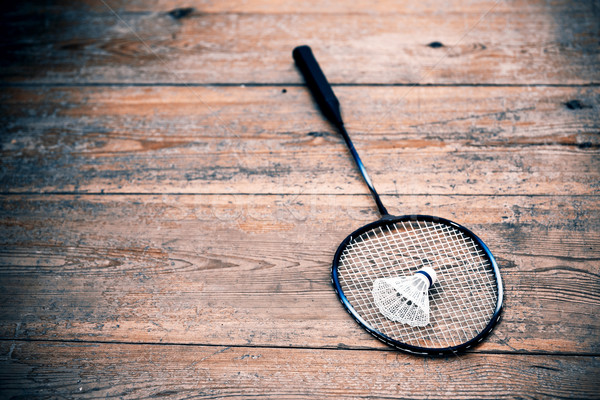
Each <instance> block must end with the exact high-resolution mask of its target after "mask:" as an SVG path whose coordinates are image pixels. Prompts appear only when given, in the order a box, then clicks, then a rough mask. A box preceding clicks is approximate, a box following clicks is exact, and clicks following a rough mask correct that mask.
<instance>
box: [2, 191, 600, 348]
mask: <svg viewBox="0 0 600 400" xmlns="http://www.w3.org/2000/svg"><path fill="white" fill-rule="evenodd" d="M384 200H385V201H387V203H388V204H390V209H403V210H405V212H407V213H417V212H423V213H431V214H435V215H440V216H444V217H449V218H451V219H453V220H457V221H459V222H461V223H463V224H465V225H466V226H469V227H470V228H472V229H473V230H474V231H475V232H477V233H478V234H479V235H480V236H481V237H482V239H483V240H484V241H486V242H487V243H488V244H489V245H490V247H491V248H492V251H493V252H494V254H495V256H496V257H497V258H498V261H499V264H500V266H501V270H502V274H503V279H504V282H505V288H506V308H505V312H504V316H503V321H502V322H501V324H500V326H499V327H498V328H497V329H496V330H495V331H494V333H493V334H492V336H491V337H490V338H489V339H488V340H487V341H486V342H484V344H483V345H481V346H480V347H478V348H476V350H475V351H484V352H486V351H518V352H536V353H539V352H545V353H551V352H556V351H558V352H561V353H565V354H566V353H575V354H584V353H591V354H596V353H598V351H599V350H600V347H599V346H598V345H599V343H598V340H597V336H596V334H595V332H598V330H599V329H600V325H599V322H598V319H597V315H598V313H599V312H600V298H599V297H598V293H600V279H599V276H600V270H599V269H598V259H600V254H599V253H598V249H600V235H598V230H599V229H598V228H599V226H598V221H600V218H598V217H599V216H600V210H599V207H598V201H597V198H596V197H586V196H578V197H570V196H565V197H555V196H551V197H537V196H536V197H530V196H499V197H490V196H459V197H453V196H406V197H404V196H403V197H392V196H385V198H384ZM1 204H2V210H3V211H2V215H1V220H0V222H1V223H2V231H3V232H4V238H3V242H2V247H1V253H0V257H1V258H0V260H1V265H2V268H1V272H0V276H1V278H0V282H1V284H0V285H1V287H0V293H2V302H1V306H0V317H1V318H0V320H1V321H2V324H1V326H0V336H1V337H2V338H3V339H11V338H15V339H29V340H32V339H35V340H45V339H57V340H103V341H105V340H109V341H127V342H138V343H147V342H148V343H150V342H152V343H161V342H162V343H193V344H213V345H236V346H239V345H253V346H278V347H279V346H284V347H287V346H292V347H322V348H376V349H381V348H385V346H384V345H383V344H381V343H380V342H379V341H377V340H375V339H373V338H372V337H371V336H370V335H368V334H367V333H366V332H364V331H363V330H362V329H361V328H359V327H358V326H357V325H356V323H355V322H354V321H353V320H352V319H351V318H350V317H349V316H348V315H347V313H346V312H345V311H344V310H343V308H342V307H341V306H340V304H339V302H338V300H337V298H336V296H335V294H334V292H333V290H332V289H331V285H330V276H329V273H330V263H331V259H332V256H333V253H334V251H335V248H336V247H337V245H338V244H339V242H341V240H342V239H343V238H344V237H345V236H346V235H348V234H349V233H350V232H351V231H352V230H354V229H356V228H358V227H359V226H361V225H363V224H365V223H367V222H370V221H372V220H374V219H375V215H374V211H373V210H374V207H373V206H372V204H371V200H370V198H369V197H368V196H366V195H363V196H307V195H304V196H262V195H261V196H258V195H251V196H247V195H246V196H244V195H236V196H221V195H218V196H185V195H184V196H162V195H161V196H141V197H140V196H121V195H117V196H89V195H88V196H83V197H81V196H73V195H65V196H58V195H52V196H26V197H18V196H14V195H13V196H5V197H4V198H3V199H2V203H1ZM392 207H393V208H392ZM522 293H527V296H523V295H521V294H522Z"/></svg>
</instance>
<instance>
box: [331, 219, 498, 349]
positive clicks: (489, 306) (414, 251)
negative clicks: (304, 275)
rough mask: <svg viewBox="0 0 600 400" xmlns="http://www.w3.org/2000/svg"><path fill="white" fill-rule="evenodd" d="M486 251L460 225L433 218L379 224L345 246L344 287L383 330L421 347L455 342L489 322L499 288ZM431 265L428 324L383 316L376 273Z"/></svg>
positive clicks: (397, 272) (353, 302)
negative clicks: (432, 277)
mask: <svg viewBox="0 0 600 400" xmlns="http://www.w3.org/2000/svg"><path fill="white" fill-rule="evenodd" d="M485 254H486V253H485V251H484V250H483V249H482V248H481V247H480V245H479V244H478V243H477V242H475V241H474V240H473V239H472V238H471V237H469V236H467V235H466V234H464V233H463V232H462V231H460V230H459V229H457V228H455V227H453V226H450V225H446V224H442V223H437V222H431V221H400V222H397V223H393V224H389V225H384V226H383V227H382V226H378V227H377V228H375V229H373V230H370V231H367V232H365V233H363V234H361V235H360V236H358V237H356V238H352V239H351V240H350V242H349V243H348V245H347V246H346V247H345V249H344V251H343V253H342V255H341V257H340V260H339V264H338V278H339V281H340V285H341V287H342V291H343V293H344V295H345V296H346V298H347V299H348V301H349V302H350V304H351V305H352V307H353V308H354V310H355V311H356V313H357V314H358V315H359V316H360V317H361V318H362V319H363V320H364V321H365V322H366V323H367V324H368V325H370V326H371V327H372V328H374V329H376V330H378V331H379V332H381V333H383V334H384V335H386V336H388V337H390V338H392V339H395V340H398V341H401V342H404V343H406V344H411V345H414V346H419V347H437V348H441V347H452V346H456V345H459V344H462V343H464V342H466V341H468V340H470V339H471V338H473V337H475V336H476V335H477V334H478V333H479V332H481V331H482V330H483V329H484V328H485V326H487V324H488V322H489V320H490V318H491V316H492V314H493V312H494V308H495V305H496V301H497V288H496V281H495V279H494V273H493V269H492V266H491V264H490V262H489V260H488V259H487V257H486V255H485ZM423 266H431V267H432V268H434V269H435V270H436V272H437V274H438V283H437V284H435V285H434V286H433V287H432V288H431V290H430V293H429V300H430V324H429V325H427V326H425V327H411V326H409V325H405V324H402V323H399V322H393V321H391V320H389V319H387V318H385V317H384V316H383V314H381V312H380V311H379V310H378V308H377V306H376V305H375V303H374V299H373V296H372V293H371V290H372V286H373V282H374V281H375V279H377V278H392V277H397V276H409V275H412V274H414V273H415V272H416V271H417V270H418V269H420V268H422V267H423Z"/></svg>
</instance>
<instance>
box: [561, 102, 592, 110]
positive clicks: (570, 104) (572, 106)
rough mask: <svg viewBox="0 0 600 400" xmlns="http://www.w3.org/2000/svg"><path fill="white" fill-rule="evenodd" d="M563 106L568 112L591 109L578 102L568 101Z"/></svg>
mask: <svg viewBox="0 0 600 400" xmlns="http://www.w3.org/2000/svg"><path fill="white" fill-rule="evenodd" d="M564 104H565V106H566V107H567V108H568V109H569V110H581V109H583V108H591V107H590V106H587V105H585V104H583V103H582V102H581V101H579V100H569V101H567V102H566V103H564Z"/></svg>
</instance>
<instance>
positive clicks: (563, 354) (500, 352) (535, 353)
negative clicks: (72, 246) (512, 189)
mask: <svg viewBox="0 0 600 400" xmlns="http://www.w3.org/2000/svg"><path fill="white" fill-rule="evenodd" d="M0 341H2V342H24V343H72V344H109V345H110V344H115V345H131V346H171V347H176V346H186V347H231V348H240V349H261V348H262V349H286V350H290V349H291V350H327V351H376V352H382V351H383V352H394V353H400V352H398V350H396V349H393V348H361V347H355V348H350V347H317V346H277V345H244V344H214V343H189V342H188V343H174V342H161V343H158V342H132V341H118V340H76V339H27V338H22V339H15V338H2V337H0ZM400 354H404V353H400ZM461 354H484V355H485V354H491V355H523V356H554V357H555V356H560V357H600V353H593V352H592V353H585V352H543V351H508V350H507V351H504V350H483V351H481V350H479V351H473V350H472V351H468V352H465V353H461ZM459 357H460V354H459Z"/></svg>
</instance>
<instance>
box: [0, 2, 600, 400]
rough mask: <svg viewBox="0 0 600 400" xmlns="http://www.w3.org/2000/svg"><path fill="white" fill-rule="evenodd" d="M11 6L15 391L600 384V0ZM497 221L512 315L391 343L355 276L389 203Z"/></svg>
mask: <svg viewBox="0 0 600 400" xmlns="http://www.w3.org/2000/svg"><path fill="white" fill-rule="evenodd" d="M1 7H2V17H1V19H2V20H1V23H0V32H1V33H2V35H1V36H0V52H1V59H2V62H1V64H0V84H1V91H0V123H1V132H2V134H1V136H0V146H1V147H0V154H1V159H0V192H1V193H0V225H1V227H0V398H19V399H21V398H35V397H42V398H72V397H85V398H96V397H111V398H124V399H133V398H154V397H161V398H162V397H167V398H209V399H217V398H228V399H230V398H239V399H249V398H272V399H296V398H315V399H324V398H332V399H333V398H385V399H404V398H419V399H420V398H438V399H447V398H465V399H467V398H470V399H483V398H501V397H502V398H597V399H598V398H600V201H599V200H600V157H599V155H600V116H599V115H600V113H599V108H600V68H599V64H600V46H599V43H600V29H599V27H600V2H598V1H573V2H571V1H566V0H554V1H545V0H530V1H525V0H513V1H502V0H499V1H495V0H468V1H462V0H460V1H459V0H443V1H442V0H439V1H434V0H423V1H410V2H408V1H394V0H382V1H378V2H372V1H366V0H359V1H354V2H333V1H321V0H319V1H317V0H310V1H304V2H303V1H292V0H281V1H266V0H245V1H241V0H232V1H227V2H224V1H191V0H190V1H187V2H181V1H173V0H152V1H142V0H135V1H121V0H85V1H78V2H72V1H66V0H55V1H41V0H37V1H31V2H25V4H22V5H20V6H16V5H6V4H3V5H2V6H1ZM300 44H309V45H310V46H312V48H313V51H314V52H315V55H316V57H317V59H318V60H319V62H320V63H321V65H322V67H323V69H324V71H325V73H326V75H327V76H328V77H329V80H330V81H331V82H332V83H333V84H334V90H335V92H336V93H337V95H338V97H339V99H340V102H341V103H342V109H343V112H344V116H345V120H346V124H347V127H348V130H349V131H350V134H351V136H352V137H353V138H354V141H355V145H356V147H357V148H358V151H359V152H360V153H361V155H362V158H363V161H364V162H365V164H366V166H367V168H368V170H369V172H370V174H371V177H372V178H373V180H374V181H375V183H376V186H377V187H378V189H379V191H380V193H382V194H383V196H382V199H383V201H384V203H385V204H386V205H387V207H388V209H389V210H390V212H392V213H394V214H398V215H401V214H416V213H422V214H432V215H439V216H442V217H446V218H449V219H452V220H455V221H457V222H460V223H462V224H464V225H465V226H467V227H469V228H472V229H473V230H474V231H475V232H477V233H478V234H479V236H481V237H482V239H483V240H484V241H485V242H486V243H487V244H488V245H489V246H490V248H491V250H492V252H493V253H494V254H495V255H496V258H497V259H498V262H499V265H500V269H501V272H502V277H503V279H504V283H505V290H506V300H505V304H506V305H505V311H504V315H503V319H502V321H501V322H500V324H499V325H498V327H497V328H496V329H495V330H494V331H493V333H492V335H491V336H490V337H489V338H488V339H487V340H486V341H485V342H484V343H483V344H481V345H480V346H479V347H476V348H475V349H472V350H470V351H469V352H468V353H466V354H463V355H461V356H458V357H447V358H423V357H417V356H412V355H407V354H403V353H400V352H398V351H396V350H393V349H391V348H388V347H387V346H385V345H384V344H382V343H380V342H379V341H377V340H375V339H373V338H372V337H371V336H370V335H369V334H368V333H366V332H364V331H363V330H362V329H361V328H360V327H358V326H357V324H356V323H355V322H354V321H353V320H352V319H351V317H350V316H349V315H348V314H347V313H346V312H345V311H344V310H343V308H342V306H341V305H340V303H339V302H338V300H337V298H336V295H335V293H334V291H333V290H332V288H331V285H330V277H329V274H330V264H331V260H332V258H333V253H334V251H335V249H336V248H337V246H338V244H339V243H340V242H341V240H342V239H343V238H344V237H345V236H346V235H347V234H348V233H350V232H351V231H352V230H354V229H356V228H358V227H360V226H361V225H364V224H365V223H367V222H370V221H373V220H375V219H376V218H377V214H376V208H375V206H374V204H373V202H372V200H371V198H370V197H369V195H368V190H367V188H366V186H365V184H364V183H363V182H362V181H361V178H360V176H359V174H358V172H357V170H356V167H355V166H354V164H353V163H352V160H351V157H350V155H349V153H348V151H347V150H346V148H345V146H344V143H343V140H342V139H341V138H340V136H338V134H337V133H336V132H335V131H334V130H333V129H332V127H331V126H329V125H328V124H327V123H326V122H325V121H324V120H323V117H322V116H321V115H320V113H319V112H318V111H317V109H316V107H315V104H314V102H313V100H312V99H311V97H310V95H309V93H308V92H307V90H306V88H305V87H304V84H303V80H302V78H301V77H300V75H299V73H298V71H297V70H296V68H295V67H294V65H293V60H292V57H291V51H292V49H293V48H294V47H295V46H297V45H300Z"/></svg>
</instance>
